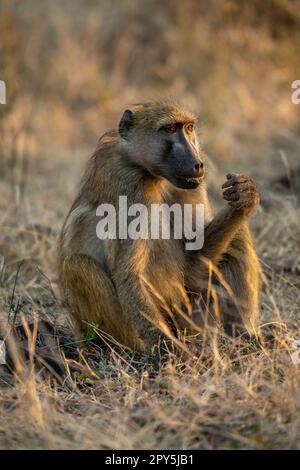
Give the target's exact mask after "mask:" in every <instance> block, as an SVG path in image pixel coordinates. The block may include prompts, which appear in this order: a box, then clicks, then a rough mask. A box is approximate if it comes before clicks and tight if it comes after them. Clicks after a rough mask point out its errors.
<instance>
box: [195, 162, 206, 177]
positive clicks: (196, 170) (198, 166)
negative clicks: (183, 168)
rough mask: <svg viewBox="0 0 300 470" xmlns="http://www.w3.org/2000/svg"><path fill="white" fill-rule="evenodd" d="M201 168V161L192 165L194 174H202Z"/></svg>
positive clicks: (202, 165) (202, 166)
mask: <svg viewBox="0 0 300 470" xmlns="http://www.w3.org/2000/svg"><path fill="white" fill-rule="evenodd" d="M203 168H204V164H203V162H200V163H196V165H195V167H194V171H195V176H203Z"/></svg>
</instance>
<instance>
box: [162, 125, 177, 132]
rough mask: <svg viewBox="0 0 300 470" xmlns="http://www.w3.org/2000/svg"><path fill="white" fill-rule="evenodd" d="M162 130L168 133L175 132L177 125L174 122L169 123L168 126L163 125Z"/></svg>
mask: <svg viewBox="0 0 300 470" xmlns="http://www.w3.org/2000/svg"><path fill="white" fill-rule="evenodd" d="M164 130H165V131H166V132H168V133H169V134H175V132H176V131H177V127H176V125H175V124H169V125H168V126H164Z"/></svg>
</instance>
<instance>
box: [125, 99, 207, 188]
mask: <svg viewBox="0 0 300 470" xmlns="http://www.w3.org/2000/svg"><path fill="white" fill-rule="evenodd" d="M194 126H195V120H194V117H193V116H191V115H189V114H187V113H186V112H183V111H182V110H181V109H180V108H178V107H177V106H174V105H173V106H171V105H161V104H146V105H142V106H141V108H138V110H137V111H136V112H133V111H130V110H126V111H125V112H124V114H123V117H122V119H121V121H120V124H119V133H120V136H121V138H122V141H123V149H125V151H126V152H125V153H127V155H128V156H129V157H130V158H131V159H132V160H134V161H135V162H136V163H138V164H139V165H142V166H143V167H144V168H145V169H147V170H148V171H149V172H150V173H151V174H152V175H154V176H156V177H163V178H166V179H167V180H169V181H170V182H171V183H172V184H174V185H175V186H176V187H178V188H181V189H195V188H197V187H198V186H199V184H200V183H201V181H202V180H203V177H204V164H203V161H202V159H201V153H200V150H199V146H198V142H197V137H196V133H195V129H194Z"/></svg>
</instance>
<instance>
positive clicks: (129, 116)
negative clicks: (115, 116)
mask: <svg viewBox="0 0 300 470" xmlns="http://www.w3.org/2000/svg"><path fill="white" fill-rule="evenodd" d="M132 126H133V112H132V111H130V109H126V111H124V113H123V116H122V117H121V121H120V122H119V134H120V136H121V137H123V138H126V136H127V134H128V131H129V129H130V128H131V127H132Z"/></svg>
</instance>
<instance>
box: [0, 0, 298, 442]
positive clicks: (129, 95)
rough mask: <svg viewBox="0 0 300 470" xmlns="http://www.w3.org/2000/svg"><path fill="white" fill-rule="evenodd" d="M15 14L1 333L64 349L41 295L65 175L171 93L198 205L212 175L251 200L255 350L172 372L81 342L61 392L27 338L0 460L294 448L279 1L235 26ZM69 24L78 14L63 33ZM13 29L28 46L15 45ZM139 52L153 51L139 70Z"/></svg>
mask: <svg viewBox="0 0 300 470" xmlns="http://www.w3.org/2000/svg"><path fill="white" fill-rule="evenodd" d="M30 3H31V7H32V8H31V9H30V8H29V7H27V8H28V9H27V8H25V7H24V10H22V8H21V7H19V6H18V7H16V8H15V9H14V8H12V7H11V5H12V4H14V5H15V6H16V5H17V4H18V2H15V1H12V2H3V6H1V8H4V13H5V14H4V15H0V26H1V28H0V29H1V32H2V34H3V40H4V42H3V44H4V47H5V48H6V49H5V51H6V54H7V56H6V57H11V56H12V54H15V52H16V51H18V52H19V55H18V60H17V61H9V64H7V65H6V67H5V65H4V66H3V64H2V63H1V64H0V71H1V73H6V74H7V75H6V76H5V79H6V81H7V83H8V84H11V86H10V87H8V88H10V90H12V91H13V93H12V95H11V96H10V100H9V102H10V103H11V105H10V106H9V107H8V108H6V110H5V112H4V110H3V108H1V109H0V111H1V113H4V114H1V115H0V133H1V134H0V135H1V139H2V140H1V149H0V161H1V175H0V226H1V231H0V319H1V323H2V327H4V328H5V327H6V325H7V320H8V318H9V319H10V321H12V319H13V318H15V319H16V321H17V322H20V321H21V318H22V316H23V319H25V320H26V319H27V320H28V319H29V320H31V319H33V318H35V317H38V318H40V319H42V320H46V321H48V322H50V323H51V324H53V325H56V326H57V327H58V328H59V331H60V332H62V333H63V334H65V335H66V337H67V338H69V340H70V341H71V342H73V346H74V350H75V351H76V347H77V346H78V345H77V344H76V343H74V340H73V339H72V337H71V329H70V325H69V323H68V318H67V316H66V312H65V311H64V309H63V308H62V306H61V304H60V301H59V297H58V285H57V275H56V242H57V235H58V233H59V230H60V227H61V225H62V222H63V219H64V216H65V214H66V211H67V210H68V208H69V206H70V204H71V201H72V198H73V195H74V192H75V190H76V186H77V181H78V178H79V176H80V174H81V170H82V165H83V163H84V161H85V160H86V158H87V157H88V155H89V154H90V153H91V152H92V150H93V148H94V146H95V143H96V140H97V137H98V135H99V133H100V131H101V130H104V129H105V128H107V127H110V126H111V125H112V123H115V122H116V120H117V117H118V115H119V113H120V109H121V107H122V106H123V104H125V103H126V104H128V103H130V102H135V101H138V100H139V99H140V98H141V96H143V97H144V96H146V97H149V96H150V97H151V96H157V95H158V96H159V95H165V94H172V95H174V96H177V97H179V98H180V97H184V98H185V99H186V101H187V102H188V104H190V105H192V107H193V108H194V109H195V110H196V112H198V113H199V114H200V115H203V116H204V129H203V135H204V138H205V147H206V150H207V151H208V153H209V154H212V155H213V158H212V159H213V161H214V163H215V164H216V166H217V167H218V171H216V170H215V169H212V170H211V172H210V175H209V181H210V186H211V193H212V196H213V198H214V199H215V200H216V201H218V200H219V198H220V196H219V193H220V190H219V188H220V183H221V182H222V180H223V179H224V174H225V173H226V172H228V171H245V172H247V173H250V174H252V175H253V176H255V177H256V179H257V180H258V182H259V184H260V186H261V190H262V205H261V208H260V210H259V213H258V214H257V216H256V218H255V219H254V220H253V223H252V226H253V231H254V234H255V239H256V244H257V249H258V253H259V256H260V258H261V261H262V265H263V267H264V272H265V280H264V286H263V289H262V328H261V333H262V341H261V342H260V343H255V342H249V341H248V340H246V339H244V340H237V339H236V340H233V339H229V338H226V337H225V336H224V335H223V334H222V333H221V332H218V334H217V335H208V336H207V337H206V338H202V339H201V341H200V345H199V350H198V353H197V356H196V357H188V358H186V357H181V356H180V355H178V354H177V355H176V354H175V353H174V352H173V351H172V349H171V350H170V346H168V348H169V349H168V351H166V352H165V354H164V355H160V354H157V353H155V354H153V355H149V356H141V355H137V354H136V355H133V354H129V353H128V352H124V351H123V352H120V351H117V350H111V349H109V348H100V349H99V348H96V347H95V346H92V345H91V344H90V345H89V347H88V348H86V349H84V350H83V351H82V352H81V353H80V355H79V356H78V357H76V361H77V362H78V363H79V364H81V365H82V372H77V373H72V374H70V375H69V381H67V383H63V384H62V383H58V382H55V381H54V380H53V375H52V374H46V376H45V375H42V374H41V371H40V370H38V369H35V366H34V361H33V359H32V360H31V361H30V357H31V358H33V353H34V348H35V341H34V337H33V338H32V340H31V341H30V344H29V346H30V348H29V350H30V351H31V352H30V354H29V356H30V357H29V360H28V361H27V363H26V365H25V366H24V367H23V366H22V365H20V367H19V369H18V373H17V375H15V377H13V376H12V375H11V374H10V373H8V371H7V370H6V369H5V368H4V367H2V366H0V367H1V369H0V447H1V448H5V449H8V448H9V449H23V448H24V449H29V448H35V449H36V448H38V449H41V448H43V449H44V448H58V449H61V448H67V449H75V448H76V449H87V448H92V449H94V448H97V449H99V448H104V449H120V448H127V449H137V448H138V449H141V448H145V449H162V448H164V449H173V448H179V449H187V448H188V449H195V448H197V449H198V448H201V449H224V448H225V449H233V448H234V449H236V448H250V449H266V448H298V449H299V448H300V438H299V436H300V404H299V403H300V400H299V397H300V375H299V367H300V365H294V364H293V362H292V359H291V354H293V352H294V349H293V340H294V339H297V338H298V339H300V332H299V324H300V320H299V308H300V289H299V287H300V277H299V270H300V268H299V263H300V255H299V253H300V223H299V220H300V217H299V216H300V204H299V184H298V181H297V173H296V172H295V170H294V169H295V168H296V166H297V164H298V160H299V151H300V134H299V124H298V121H297V119H298V118H297V112H298V113H299V109H296V108H295V107H293V106H292V105H291V104H290V94H289V93H290V89H289V87H290V82H291V81H293V80H294V79H296V78H299V77H298V76H297V72H298V71H299V68H298V66H299V65H298V62H297V61H296V59H295V57H296V54H295V51H297V50H298V51H299V48H300V46H299V44H300V42H299V33H298V30H299V28H298V26H297V25H299V21H300V20H299V15H298V16H297V14H296V10H295V8H294V7H293V4H292V3H290V2H286V1H283V0H282V1H276V2H275V1H270V2H264V5H265V3H269V4H270V5H271V6H272V15H269V13H268V12H266V11H264V8H263V7H262V6H259V5H262V3H261V2H251V4H252V5H254V6H253V7H250V6H248V7H247V8H246V10H245V9H244V10H243V12H244V13H243V14H242V15H240V14H239V13H240V10H239V7H238V4H239V2H234V1H230V2H225V1H221V2H218V5H217V6H213V7H211V8H208V7H207V5H206V2H202V3H203V6H201V7H199V10H198V5H199V4H200V3H201V2H198V1H195V2H194V1H192V0H191V1H190V2H187V3H188V4H189V8H187V9H184V8H183V6H182V5H183V3H186V2H173V1H172V2H165V3H164V6H163V7H162V10H161V13H157V14H155V15H152V16H151V15H148V14H147V11H149V8H150V7H151V6H152V5H153V1H150V0H149V1H148V0H147V2H145V4H146V6H145V5H144V6H143V8H142V9H139V8H138V6H137V5H138V3H139V2H131V3H132V5H133V6H131V7H129V3H130V2H126V1H122V2H118V3H119V7H118V8H117V7H116V9H114V10H113V14H112V13H111V12H110V5H111V2H106V1H104V0H103V1H102V0H101V1H100V2H99V5H100V6H99V9H98V8H96V10H95V7H93V2H91V3H89V2H86V3H87V4H88V5H89V6H88V7H87V9H86V10H83V8H84V7H83V3H84V2H81V1H79V0H78V1H77V0H76V2H75V1H74V2H72V4H75V5H76V8H77V10H76V8H75V11H74V12H73V15H74V16H72V15H69V14H68V11H67V8H66V10H65V9H64V8H61V9H60V7H59V6H58V3H57V6H56V8H53V9H52V8H50V10H49V11H48V14H47V15H46V14H45V15H42V16H43V19H42V20H41V21H40V22H37V21H36V19H37V17H38V18H41V15H40V14H39V12H40V11H39V6H38V5H39V3H40V2H35V1H34V0H30V2H28V4H30ZM51 3H52V2H51ZM53 3H54V2H53ZM53 3H52V4H53ZM65 3H66V4H68V2H65ZM143 3H144V2H143ZM154 3H156V2H154ZM211 3H213V2H211ZM247 4H248V5H249V4H250V3H249V2H247ZM18 5H19V4H18ZM195 8H196V10H195ZM214 9H216V10H214ZM256 9H258V10H259V11H256ZM76 11H77V13H78V11H84V12H85V13H84V15H82V18H81V19H78V20H75V17H76V18H79V16H80V15H77V13H76ZM151 11H152V9H151ZM32 12H36V16H35V15H34V14H32ZM58 13H60V14H58ZM110 13H111V14H110ZM257 13H259V16H258V17H259V18H260V21H258V22H257V20H256V18H257V16H255V14H257ZM5 15H6V16H5ZM108 19H109V21H108ZM127 21H129V22H130V24H132V25H133V26H134V27H133V29H130V28H127ZM1 22H2V23H1ZM29 25H31V26H30V27H28V26H29ZM99 25H100V26H99ZM104 26H105V28H104ZM297 28H298V29H297ZM28 30H29V31H31V30H34V31H35V41H32V42H31V43H30V44H29V45H28V46H27V47H25V45H26V44H27V42H26V38H27V34H28V33H27V31H28ZM257 31H259V34H258V33H257ZM3 32H4V33H3ZM118 32H121V33H120V34H117V33H118ZM55 38H56V39H55ZM121 39H122V41H121ZM51 41H52V42H51ZM56 41H57V42H56ZM151 41H159V47H157V44H156V46H155V47H152V48H151V51H152V52H151V53H150V52H149V54H150V56H149V57H148V60H147V61H145V60H144V57H145V52H144V49H145V47H146V48H147V47H149V44H151ZM107 43H109V44H111V45H112V52H111V53H110V54H107V51H106V46H107ZM141 44H142V45H141ZM58 45H59V47H58ZM134 47H135V48H136V49H134ZM45 48H46V49H45ZM133 49H134V50H135V53H134V54H132V50H133ZM45 50H47V51H48V52H49V55H48V56H47V57H48V59H49V60H48V61H47V60H42V59H43V58H44V59H45V57H44V56H43V54H42V52H43V51H45ZM187 51H189V53H188V54H187ZM294 56H295V57H294ZM116 58H117V59H118V60H116ZM83 62H84V63H85V67H82V63H83ZM53 64H55V65H56V67H55V70H56V72H57V73H58V75H56V73H54V68H53V67H54V66H53ZM16 65H18V67H19V68H18V69H17V70H14V67H15V66H16ZM1 67H2V68H1ZM40 77H43V81H42V83H41V82H40ZM195 77H201V80H200V79H197V80H196V79H195ZM0 78H2V77H0ZM258 83H259V86H257V84H258ZM25 85H26V86H25ZM24 86H25V88H24ZM22 87H23V88H22ZM287 89H288V91H287ZM195 103H196V104H195ZM74 149H76V150H74ZM285 175H287V178H286V179H287V181H289V180H291V178H293V175H294V181H293V182H292V183H291V184H290V186H291V189H289V188H287V187H286V186H284V184H285V183H283V184H282V183H277V182H276V184H275V180H276V179H277V176H285ZM295 175H296V177H295ZM25 320H23V321H25ZM270 331H272V334H273V339H270V337H269V336H268V335H267V333H268V334H269V333H270ZM62 350H66V349H64V348H62ZM70 383H72V384H73V386H72V387H71V386H70Z"/></svg>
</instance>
